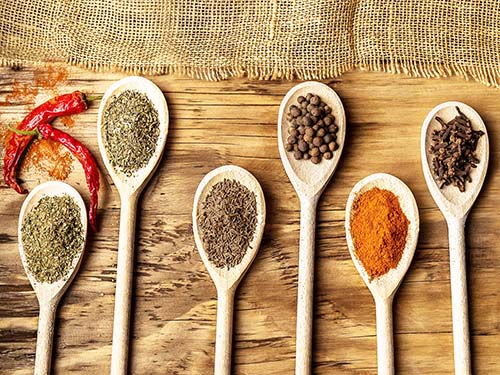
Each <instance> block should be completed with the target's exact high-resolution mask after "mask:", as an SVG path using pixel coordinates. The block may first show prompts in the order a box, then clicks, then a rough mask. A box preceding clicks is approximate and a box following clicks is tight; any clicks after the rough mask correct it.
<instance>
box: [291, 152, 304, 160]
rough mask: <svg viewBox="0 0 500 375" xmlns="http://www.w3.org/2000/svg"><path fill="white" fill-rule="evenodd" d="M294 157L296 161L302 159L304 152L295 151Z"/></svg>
mask: <svg viewBox="0 0 500 375" xmlns="http://www.w3.org/2000/svg"><path fill="white" fill-rule="evenodd" d="M293 157H294V158H295V160H300V159H302V152H300V151H294V152H293Z"/></svg>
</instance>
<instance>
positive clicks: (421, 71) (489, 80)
mask: <svg viewBox="0 0 500 375" xmlns="http://www.w3.org/2000/svg"><path fill="white" fill-rule="evenodd" d="M50 63H61V62H60V61H32V60H25V59H6V58H3V59H0V65H1V66H8V67H13V68H15V67H22V66H36V67H39V66H46V65H47V64H50ZM65 63H68V64H70V65H73V66H78V67H82V68H85V69H89V70H92V71H95V72H122V73H127V74H139V75H178V76H184V77H189V78H196V79H201V80H208V81H221V80H226V79H230V78H237V77H245V76H246V77H248V78H249V79H253V80H293V79H299V80H311V79H314V80H326V79H330V78H337V77H339V76H340V75H342V74H343V73H346V72H348V71H352V70H354V69H356V68H359V69H361V70H363V71H375V72H386V73H392V74H405V75H407V76H410V77H421V78H446V77H452V76H458V77H462V78H464V79H465V80H469V79H471V78H472V79H473V80H475V81H476V82H480V83H482V84H483V85H486V86H489V87H495V88H500V67H499V68H491V67H479V66H464V65H461V64H457V63H447V64H445V63H429V62H417V61H410V60H404V61H399V60H397V61H392V60H386V61H378V60H370V61H362V62H359V63H357V64H345V65H343V66H340V67H332V68H329V69H296V68H287V69H283V68H282V67H274V68H273V67H260V66H250V67H246V66H243V65H238V66H235V67H209V68H201V67H192V66H182V65H168V66H147V65H144V66H120V65H112V64H99V63H93V62H88V61H80V60H78V59H69V60H68V61H66V62H65Z"/></svg>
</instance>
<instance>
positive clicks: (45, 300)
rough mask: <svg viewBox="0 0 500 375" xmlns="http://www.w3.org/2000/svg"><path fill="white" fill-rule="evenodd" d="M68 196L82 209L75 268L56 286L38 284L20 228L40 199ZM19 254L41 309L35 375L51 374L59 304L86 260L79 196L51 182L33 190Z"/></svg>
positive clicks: (23, 211)
mask: <svg viewBox="0 0 500 375" xmlns="http://www.w3.org/2000/svg"><path fill="white" fill-rule="evenodd" d="M61 195H69V196H70V197H72V198H73V199H74V201H75V202H76V204H77V205H78V207H79V208H80V218H81V222H82V230H83V233H82V234H83V238H84V241H83V244H82V247H81V250H80V252H79V253H78V256H76V257H75V258H74V259H73V263H72V267H71V269H70V271H69V272H68V274H67V275H66V276H64V277H63V278H61V279H60V280H58V281H56V282H54V283H46V282H39V281H37V280H36V279H35V277H34V276H33V275H32V274H31V272H30V270H29V267H28V263H27V259H26V254H25V252H24V246H23V242H22V238H23V237H22V233H21V228H22V226H23V222H24V218H25V216H26V215H27V214H28V213H29V212H30V211H31V210H32V209H33V208H34V207H35V206H36V205H37V204H38V202H39V201H40V199H42V198H44V197H48V196H61ZM17 235H18V239H19V254H20V255H21V261H22V264H23V267H24V270H25V271H26V275H27V276H28V279H29V281H30V283H31V285H32V287H33V289H34V290H35V293H36V296H37V298H38V303H39V305H40V316H39V319H38V333H37V343H36V358H35V374H47V375H48V374H49V373H50V365H51V357H52V339H53V335H54V320H55V314H56V309H57V304H58V303H59V300H60V299H61V297H62V295H63V294H64V292H65V291H66V289H68V286H69V285H70V284H71V282H72V281H73V278H74V277H75V275H76V273H77V272H78V268H79V267H80V263H81V261H82V258H83V252H84V248H85V238H86V237H87V210H86V209H85V203H84V202H83V199H82V197H81V196H80V194H79V193H78V192H77V191H76V190H75V189H74V188H72V187H71V186H69V185H67V184H65V183H64V182H59V181H49V182H45V183H43V184H41V185H38V186H37V187H36V188H34V189H33V190H32V191H31V192H30V194H29V195H28V196H27V197H26V200H25V201H24V203H23V205H22V207H21V213H20V214H19V226H18V234H17Z"/></svg>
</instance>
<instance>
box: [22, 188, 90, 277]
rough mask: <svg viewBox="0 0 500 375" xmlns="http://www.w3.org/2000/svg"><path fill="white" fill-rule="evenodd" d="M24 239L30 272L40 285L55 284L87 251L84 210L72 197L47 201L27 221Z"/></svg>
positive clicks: (23, 234)
mask: <svg viewBox="0 0 500 375" xmlns="http://www.w3.org/2000/svg"><path fill="white" fill-rule="evenodd" d="M21 236H22V241H23V247H24V254H25V255H26V261H27V265H28V269H29V272H30V273H31V274H32V275H33V276H34V278H35V279H36V280H37V281H39V282H47V283H54V282H56V281H58V280H60V279H62V278H63V277H65V276H66V275H67V274H68V273H69V271H70V270H71V268H72V266H73V260H74V259H75V257H77V256H78V254H79V253H80V252H81V251H82V249H83V241H84V238H83V226H82V222H81V216H80V208H79V207H78V205H77V204H76V202H75V200H74V199H73V198H71V197H70V196H69V195H60V196H47V197H44V198H42V199H40V201H39V202H38V204H37V205H36V206H35V207H33V208H32V209H31V210H30V211H29V212H28V213H27V214H26V216H25V217H24V220H23V224H22V227H21Z"/></svg>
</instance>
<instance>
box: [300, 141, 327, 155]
mask: <svg viewBox="0 0 500 375" xmlns="http://www.w3.org/2000/svg"><path fill="white" fill-rule="evenodd" d="M299 150H300V144H299ZM301 151H302V150H301ZM327 151H328V145H325V144H324V143H323V144H322V145H321V146H319V152H321V153H322V154H324V153H325V152H327Z"/></svg>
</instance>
